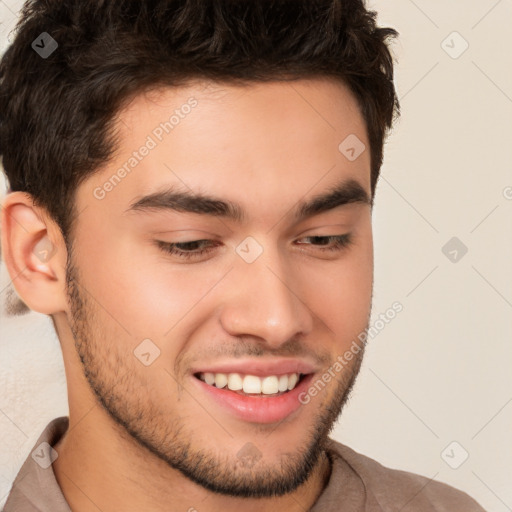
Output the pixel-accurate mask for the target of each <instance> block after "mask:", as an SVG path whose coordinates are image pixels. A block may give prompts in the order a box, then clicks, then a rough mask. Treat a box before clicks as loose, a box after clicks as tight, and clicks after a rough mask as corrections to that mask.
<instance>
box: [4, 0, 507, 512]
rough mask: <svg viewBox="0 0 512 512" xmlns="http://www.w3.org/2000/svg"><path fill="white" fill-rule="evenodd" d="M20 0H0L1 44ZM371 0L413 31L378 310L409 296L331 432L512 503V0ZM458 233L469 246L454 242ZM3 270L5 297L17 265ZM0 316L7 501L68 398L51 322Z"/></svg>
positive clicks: (488, 501)
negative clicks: (33, 450)
mask: <svg viewBox="0 0 512 512" xmlns="http://www.w3.org/2000/svg"><path fill="white" fill-rule="evenodd" d="M20 6H21V3H20V2H18V1H14V0H4V2H1V1H0V16H1V21H2V25H1V27H0V44H1V45H2V46H1V48H0V49H1V50H2V51H3V49H4V48H5V47H6V45H7V34H8V31H9V30H10V29H11V28H12V27H13V24H14V21H15V20H16V17H17V10H18V9H19V7H20ZM371 6H372V7H374V8H375V9H376V10H377V11H378V12H379V23H380V24H381V25H385V26H387V25H389V26H392V27H395V28H396V29H397V30H398V31H399V32H400V40H399V42H398V43H397V44H395V45H394V52H395V54H396V58H397V60H398V62H397V66H396V83H397V89H398V93H399V98H400V100H401V104H402V118H401V121H400V122H399V124H398V125H397V126H396V128H395V130H394V132H393V133H392V135H391V136H390V138H389V140H388V143H387V145H386V152H385V164H384V167H383V169H382V177H381V180H380V184H379V186H378V189H377V190H378V192H377V198H376V205H375V209H374V230H375V289H374V305H373V312H374V314H373V320H372V323H373V322H375V321H376V320H377V319H378V317H379V314H381V313H384V312H385V311H386V310H387V309H388V308H389V307H390V306H391V304H392V303H393V302H395V301H399V302H400V303H401V304H402V305H403V308H404V309H403V311H402V312H401V313H399V314H398V315H397V316H396V318H395V319H394V320H392V321H391V322H390V323H388V324H386V325H385V327H384V328H382V329H380V330H379V332H378V334H377V335H376V336H375V337H374V338H373V339H372V340H371V343H370V345H369V348H368V353H367V356H366V360H365V363H364V365H363V368H362V371H361V375H360V377H359V381H358V383H357V385H356V387H355V389H354V393H353V396H352V400H351V402H350V403H349V405H348V407H347V408H346V410H345V411H344V413H343V415H342V417H341V419H340V421H339V423H338V426H337V428H336V430H335V432H334V434H333V435H334V437H335V438H336V439H338V440H340V441H341V442H343V443H346V444H348V445H350V446H352V447H353V448H354V449H356V450H357V451H360V452H362V453H365V454H367V455H369V456H371V457H373V458H375V459H377V460H379V461H380V462H381V463H382V464H384V465H387V466H391V467H396V468H401V469H405V470H409V471H414V472H417V473H421V474H424V475H426V476H428V477H432V478H435V479H437V480H441V481H444V482H447V483H449V484H451V485H454V486H455V487H458V488H460V489H463V490H465V491H467V492H468V493H469V494H471V495H472V496H473V497H474V498H475V499H477V500H478V501H479V502H480V503H481V504H482V506H483V507H484V508H486V510H489V511H493V512H505V511H510V510H512V476H511V475H512V437H511V435H510V433H511V427H512V372H511V371H510V366H511V362H512V343H511V338H512V286H511V285H512V264H511V262H512V164H511V162H512V62H511V58H510V52H511V50H510V49H511V48H512V31H510V24H511V22H512V2H511V0H500V1H496V0H478V1H476V0H473V1H467V0H457V1H451V2H446V1H441V0H430V1H426V0H414V1H413V0H392V1H373V2H371ZM454 32H457V34H454ZM443 41H444V42H443ZM466 45H468V47H467V49H466V50H465V51H464V52H463V53H461V52H462V50H463V49H464V48H465V46H466ZM459 54H460V55H459ZM455 57H457V58H455ZM22 150H23V148H20V151H22ZM0 187H1V192H2V194H3V193H4V187H3V183H2V182H1V181H0ZM453 237H456V238H457V240H456V241H455V243H456V244H458V247H456V246H453V247H452V246H448V248H447V249H445V250H444V252H443V250H442V249H443V247H444V246H445V244H447V243H448V241H449V240H451V239H452V238H453ZM452 243H453V242H452ZM461 244H464V246H465V247H466V248H467V253H466V254H464V255H462V251H461V247H462V245H461ZM454 250H455V251H456V252H453V251H454ZM450 251H451V252H450ZM445 253H446V254H447V256H446V255H445ZM453 259H455V260H456V261H452V260H453ZM0 270H1V274H0V278H1V281H0V299H2V301H3V300H4V299H5V294H6V286H7V285H8V284H9V281H10V279H9V276H7V273H6V270H5V266H2V267H1V269H0ZM0 315H1V316H0V337H1V343H0V390H1V392H0V393H1V394H0V434H1V437H0V463H1V466H0V506H1V505H2V504H3V502H4V501H5V495H6V494H7V492H8V490H9V487H10V484H11V482H12V480H13V478H14V476H15V474H16V472H17V470H18V469H19V467H20V466H21V464H22V462H23V460H24V459H25V457H26V456H27V455H28V454H29V452H30V450H31V448H32V446H33V444H34V443H35V441H36V439H37V437H38V436H39V434H40V432H41V431H42V429H43V428H44V427H45V426H46V424H47V423H48V422H49V421H50V420H51V419H52V418H54V417H56V416H59V415H63V414H67V405H66V390H65V378H64V372H63V368H62V358H61V355H60V349H59V345H58V341H57V339H56V337H55V335H54V333H53V329H52V326H51V322H50V321H49V320H48V319H47V318H46V317H44V316H43V315H39V314H36V313H30V314H29V315H27V316H23V317H20V318H10V317H6V315H5V313H4V312H3V311H2V312H1V313H0ZM379 325H380V324H379ZM466 455H467V456H468V458H467V460H465V461H464V462H462V461H463V459H464V457H465V456H466ZM461 462H462V464H461ZM459 464H460V466H459V467H458V469H453V468H452V467H450V465H451V466H457V465H459Z"/></svg>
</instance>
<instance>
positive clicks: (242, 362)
mask: <svg viewBox="0 0 512 512" xmlns="http://www.w3.org/2000/svg"><path fill="white" fill-rule="evenodd" d="M314 371H315V366H314V365H313V364H312V363H311V362H309V361H306V360H303V359H300V360H299V359H272V360H267V361H264V360H261V359H237V360H236V361H229V362H228V361H226V362H218V363H215V364H211V365H204V366H200V367H197V368H193V369H192V373H193V374H196V373H226V374H229V373H240V374H243V375H255V376H257V377H265V376H267V375H277V376H279V375H288V374H290V373H302V374H308V373H313V372H314Z"/></svg>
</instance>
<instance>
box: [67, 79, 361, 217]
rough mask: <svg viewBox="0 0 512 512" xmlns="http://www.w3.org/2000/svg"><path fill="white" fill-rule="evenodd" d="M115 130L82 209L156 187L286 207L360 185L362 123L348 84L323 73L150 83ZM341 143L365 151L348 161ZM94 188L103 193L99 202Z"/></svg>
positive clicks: (119, 203)
mask: <svg viewBox="0 0 512 512" xmlns="http://www.w3.org/2000/svg"><path fill="white" fill-rule="evenodd" d="M116 131H117V134H118V141H119V147H118V148H117V151H116V153H115V156H114V158H113V160H112V161H111V162H110V163H109V164H108V165H107V166H106V167H104V168H103V169H101V170H100V172H98V173H96V174H94V175H93V176H92V177H91V179H89V180H87V181H86V182H85V183H84V184H83V185H82V186H81V189H80V190H79V191H78V193H77V197H78V202H83V204H82V205H81V207H82V208H84V207H85V206H86V205H87V204H92V205H94V206H95V207H96V208H98V209H100V210H101V209H104V210H105V211H104V212H103V213H106V210H110V211H111V212H112V210H118V212H119V213H120V214H121V212H122V211H124V210H125V209H126V208H127V207H128V206H129V204H131V203H132V202H133V201H134V200H135V199H136V198H137V197H140V196H141V195H143V194H150V193H152V192H154V191H155V190H157V189H161V188H162V186H164V187H165V186H166V185H180V186H181V187H185V188H189V189H193V190H198V191H202V192H208V193H211V194H213V195H216V196H223V197H226V198H227V199H232V200H233V201H237V202H245V203H246V205H247V206H248V207H250V205H251V204H253V205H254V206H256V205H259V204H261V202H262V201H263V202H270V203H273V204H275V203H276V201H277V202H280V203H290V202H291V203H293V202H295V201H296V200H297V199H298V198H299V197H301V196H304V195H305V194H307V193H308V191H309V190H311V193H312V194H315V193H318V192H319V191H321V189H322V188H326V187H328V186H331V185H333V184H334V183H339V182H340V178H346V179H355V180H356V181H358V182H359V183H360V184H361V185H362V186H363V188H365V189H366V190H369V189H370V152H369V143H368V140H367V134H366V128H365V123H364V120H363V118H362V116H361V113H360V110H359V107H358V105H357V102H356V100H355V98H354V96H353V94H352V93H351V92H350V90H349V89H348V88H347V87H346V86H345V85H344V84H343V83H341V82H339V81H335V80H332V79H309V80H297V81H291V82H266V83H256V84H253V83H252V84H249V85H244V86H239V85H238V86H234V85H230V84H222V83H214V82H204V81H203V82H201V81H197V82H193V83H190V84H189V85H187V86H183V87H179V88H171V87H160V88H158V89H153V90H151V91H146V92H144V93H141V94H139V95H138V96H136V97H135V98H134V99H133V100H132V101H130V103H129V104H127V105H126V106H125V107H124V108H123V109H122V110H121V111H120V112H119V114H118V116H117V119H116ZM354 137H356V139H354ZM345 140H350V141H353V140H356V141H358V143H359V144H360V146H361V147H366V149H367V150H365V151H363V152H362V153H361V155H360V156H359V157H358V158H357V159H356V160H352V161H351V160H350V159H348V158H347V156H346V154H343V152H342V151H341V150H340V145H342V144H343V142H344V141H345ZM358 149H359V148H358ZM98 187H99V188H101V190H102V191H105V194H104V198H103V199H101V200H100V199H98V197H97V196H98V194H96V197H95V193H94V191H95V190H98Z"/></svg>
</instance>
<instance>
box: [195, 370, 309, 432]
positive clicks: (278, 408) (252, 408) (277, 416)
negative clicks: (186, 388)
mask: <svg viewBox="0 0 512 512" xmlns="http://www.w3.org/2000/svg"><path fill="white" fill-rule="evenodd" d="M192 378H193V379H194V381H196V383H197V385H198V386H200V388H201V389H202V390H204V391H205V392H206V393H208V395H209V396H210V397H211V398H213V399H214V400H215V402H216V403H218V404H220V405H221V406H222V407H224V408H225V409H227V410H228V411H229V412H230V413H232V414H234V415H235V416H237V417H238V418H240V419H242V420H244V421H248V422H252V423H275V422H278V421H282V420H284V419H285V418H287V417H288V416H290V415H291V414H292V413H293V412H295V411H296V410H297V409H299V407H300V406H301V405H302V403H301V402H300V401H299V395H300V394H301V393H302V392H303V391H305V390H306V389H307V388H308V386H309V383H310V382H311V380H312V379H313V374H309V375H306V376H305V377H303V379H302V380H301V381H300V382H299V384H298V385H297V386H296V387H295V388H293V389H292V390H291V391H288V392H287V393H284V394H282V395H279V396H265V395H262V396H249V395H239V394H238V393H235V392H234V391H229V390H227V389H219V388H216V387H214V386H210V385H209V384H206V383H205V382H203V381H202V380H199V379H198V378H197V377H192Z"/></svg>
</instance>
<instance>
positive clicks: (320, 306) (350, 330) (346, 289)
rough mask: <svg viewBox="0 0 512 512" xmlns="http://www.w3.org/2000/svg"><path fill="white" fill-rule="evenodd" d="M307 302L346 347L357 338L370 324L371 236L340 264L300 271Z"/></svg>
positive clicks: (343, 258) (361, 241)
mask: <svg viewBox="0 0 512 512" xmlns="http://www.w3.org/2000/svg"><path fill="white" fill-rule="evenodd" d="M301 270H302V272H301V278H300V279H302V283H303V285H302V289H303V290H304V296H305V297H307V301H305V302H306V303H307V304H308V305H309V306H310V308H311V309H312V311H313V312H314V313H315V315H317V316H318V317H319V318H321V319H322V320H323V322H324V323H325V324H326V325H327V326H328V327H329V328H330V329H331V330H332V331H333V332H334V335H335V336H336V339H339V340H340V341H341V342H342V343H343V344H346V343H348V344H350V342H351V341H352V340H353V339H355V338H357V336H358V335H359V334H360V333H361V332H362V331H364V329H365V328H366V327H367V324H368V316H369V314H370V308H371V297H372V285H373V244H372V239H371V236H367V237H365V238H364V240H362V239H359V241H358V245H357V246H356V247H352V248H351V249H349V252H347V254H346V255H345V256H344V257H342V258H341V259H340V260H339V261H337V262H326V264H325V265H323V266H321V265H318V264H316V265H315V266H310V267H308V268H304V269H301Z"/></svg>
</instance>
